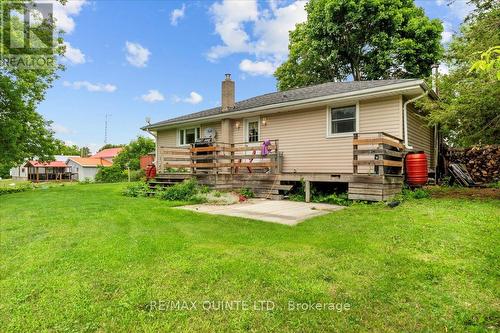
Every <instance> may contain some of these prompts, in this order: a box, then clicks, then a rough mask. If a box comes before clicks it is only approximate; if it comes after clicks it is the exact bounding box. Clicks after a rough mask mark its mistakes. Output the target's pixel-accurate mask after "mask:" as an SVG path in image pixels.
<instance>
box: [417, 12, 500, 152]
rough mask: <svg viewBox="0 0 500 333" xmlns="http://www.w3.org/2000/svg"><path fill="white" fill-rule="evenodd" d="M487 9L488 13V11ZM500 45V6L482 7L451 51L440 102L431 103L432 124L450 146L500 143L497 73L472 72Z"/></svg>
mask: <svg viewBox="0 0 500 333" xmlns="http://www.w3.org/2000/svg"><path fill="white" fill-rule="evenodd" d="M485 8H486V9H485ZM498 45H500V5H499V4H498V3H496V4H493V3H492V4H491V6H490V7H478V9H477V10H476V11H474V12H473V13H472V14H471V15H470V16H469V18H468V19H467V20H466V21H465V22H464V23H463V24H462V26H461V28H460V33H459V34H457V35H455V36H454V37H453V39H452V41H451V43H450V45H449V47H448V49H447V52H446V56H445V62H446V64H447V65H448V67H449V73H448V74H447V75H443V76H442V77H441V78H440V80H439V85H438V86H439V93H440V100H439V101H437V102H432V101H427V102H425V103H424V107H425V108H426V109H427V111H428V112H429V119H430V122H431V123H435V124H440V126H441V130H442V132H443V134H444V135H445V137H446V139H447V141H448V143H449V144H451V145H454V146H469V145H473V144H480V143H482V144H490V143H497V144H498V143H500V102H499V96H500V81H499V80H498V79H497V73H496V71H495V70H491V71H471V67H472V65H473V64H474V63H475V62H476V61H477V60H478V59H479V57H480V56H481V53H482V52H484V51H487V50H489V49H490V48H492V47H495V46H498Z"/></svg>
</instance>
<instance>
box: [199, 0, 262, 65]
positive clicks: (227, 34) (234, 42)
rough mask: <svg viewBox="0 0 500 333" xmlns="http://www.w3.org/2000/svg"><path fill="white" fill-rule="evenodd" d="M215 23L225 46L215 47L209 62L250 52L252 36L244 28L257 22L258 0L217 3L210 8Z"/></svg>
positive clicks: (211, 51)
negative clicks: (247, 24)
mask: <svg viewBox="0 0 500 333" xmlns="http://www.w3.org/2000/svg"><path fill="white" fill-rule="evenodd" d="M210 13H211V14H212V15H213V19H214V21H215V32H216V33H217V34H218V35H219V36H220V38H221V39H222V42H223V45H218V46H214V47H212V48H211V49H210V52H209V53H208V58H209V60H217V59H218V58H221V57H224V56H226V55H229V54H231V53H237V52H250V51H251V45H250V36H249V35H248V34H247V32H246V31H245V28H244V24H245V23H247V22H255V21H256V20H257V19H258V16H259V11H258V9H257V1H256V0H248V1H228V0H224V1H223V2H220V3H219V2H216V3H214V4H213V5H212V6H211V7H210Z"/></svg>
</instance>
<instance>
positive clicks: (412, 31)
mask: <svg viewBox="0 0 500 333" xmlns="http://www.w3.org/2000/svg"><path fill="white" fill-rule="evenodd" d="M306 11H307V21H306V22H304V23H300V24H298V25H297V26H296V28H295V30H294V31H292V32H291V33H290V44H289V50H290V54H289V58H288V60H287V61H285V62H284V63H283V64H282V65H281V66H280V67H279V68H278V69H277V70H276V72H275V74H274V75H275V77H276V79H277V80H278V88H279V89H280V90H285V89H290V88H294V87H300V86H305V85H310V84H318V83H323V82H328V81H343V80H346V79H347V78H348V77H349V76H352V78H353V79H354V80H375V79H388V78H415V77H425V76H427V75H429V74H430V72H431V65H432V64H434V63H436V62H437V61H438V60H439V59H440V58H441V56H442V51H443V50H442V47H441V44H440V42H441V32H442V31H443V27H442V24H441V22H440V21H439V20H437V19H433V20H430V19H429V18H428V17H427V16H426V15H425V13H424V10H423V9H422V8H419V7H417V6H415V4H414V3H413V1H412V0H381V1H371V0H311V1H310V2H309V3H308V4H307V5H306Z"/></svg>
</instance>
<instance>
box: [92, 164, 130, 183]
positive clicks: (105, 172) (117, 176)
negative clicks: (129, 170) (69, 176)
mask: <svg viewBox="0 0 500 333" xmlns="http://www.w3.org/2000/svg"><path fill="white" fill-rule="evenodd" d="M127 178H128V177H127V175H125V174H124V173H123V172H122V170H121V169H120V167H119V166H118V165H113V166H110V167H99V171H97V174H96V175H95V181H96V182H100V183H117V182H122V181H125V180H127Z"/></svg>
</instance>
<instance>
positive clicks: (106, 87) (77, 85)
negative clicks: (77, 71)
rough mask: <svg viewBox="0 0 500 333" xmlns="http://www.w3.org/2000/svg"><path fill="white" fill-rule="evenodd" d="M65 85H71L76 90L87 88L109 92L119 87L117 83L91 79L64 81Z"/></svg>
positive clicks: (92, 90) (91, 90)
mask: <svg viewBox="0 0 500 333" xmlns="http://www.w3.org/2000/svg"><path fill="white" fill-rule="evenodd" d="M63 85H64V86H65V87H70V88H73V89H76V90H79V89H87V90H88V91H90V92H107V93H112V92H114V91H116V89H117V87H116V86H115V85H112V84H109V83H106V84H103V83H91V82H89V81H74V82H68V81H64V82H63Z"/></svg>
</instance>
